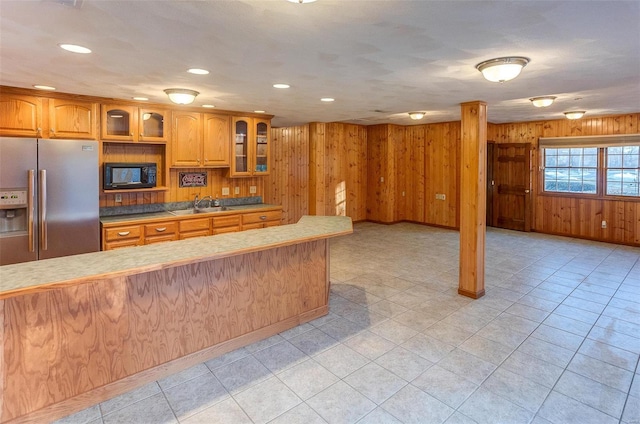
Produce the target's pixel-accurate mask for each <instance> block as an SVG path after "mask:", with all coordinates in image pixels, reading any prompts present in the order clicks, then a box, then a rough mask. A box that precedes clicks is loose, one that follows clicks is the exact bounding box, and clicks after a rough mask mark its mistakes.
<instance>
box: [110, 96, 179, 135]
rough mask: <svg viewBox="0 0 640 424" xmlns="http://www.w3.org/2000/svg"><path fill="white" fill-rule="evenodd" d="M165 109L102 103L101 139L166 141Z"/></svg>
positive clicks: (166, 112) (166, 113)
mask: <svg viewBox="0 0 640 424" xmlns="http://www.w3.org/2000/svg"><path fill="white" fill-rule="evenodd" d="M168 116H169V111H168V110H165V109H151V108H139V107H136V106H129V105H115V104H103V105H102V120H101V124H102V125H101V139H102V140H106V141H119V142H128V141H130V142H140V143H166V142H167V140H168V138H169V137H168V134H167V132H168V129H169V125H166V124H165V123H166V122H167V121H166V119H167V118H168Z"/></svg>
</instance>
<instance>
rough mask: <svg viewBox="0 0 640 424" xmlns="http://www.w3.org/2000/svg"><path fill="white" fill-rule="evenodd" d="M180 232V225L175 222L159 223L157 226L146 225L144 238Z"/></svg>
mask: <svg viewBox="0 0 640 424" xmlns="http://www.w3.org/2000/svg"><path fill="white" fill-rule="evenodd" d="M177 232H178V223H177V222H175V221H170V222H157V223H155V224H146V225H145V226H144V236H145V237H149V236H159V235H163V234H175V233H177Z"/></svg>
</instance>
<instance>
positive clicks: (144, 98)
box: [132, 97, 149, 102]
mask: <svg viewBox="0 0 640 424" xmlns="http://www.w3.org/2000/svg"><path fill="white" fill-rule="evenodd" d="M132 99H133V100H139V101H141V102H146V101H147V100H149V98H148V97H132Z"/></svg>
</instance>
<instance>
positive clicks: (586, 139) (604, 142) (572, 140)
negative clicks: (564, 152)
mask: <svg viewBox="0 0 640 424" xmlns="http://www.w3.org/2000/svg"><path fill="white" fill-rule="evenodd" d="M629 145H632V146H638V145H640V134H621V135H592V136H582V137H540V139H539V140H538V146H539V147H541V148H544V147H549V148H567V147H615V146H629Z"/></svg>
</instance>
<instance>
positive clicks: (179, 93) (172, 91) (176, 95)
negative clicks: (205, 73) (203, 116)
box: [164, 88, 200, 105]
mask: <svg viewBox="0 0 640 424" xmlns="http://www.w3.org/2000/svg"><path fill="white" fill-rule="evenodd" d="M164 92H165V93H167V96H169V100H171V101H172V102H173V103H175V104H178V105H189V104H191V103H193V101H194V100H195V99H196V96H197V95H198V94H200V93H199V92H197V91H195V90H189V89H186V88H167V89H166V90H164Z"/></svg>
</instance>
